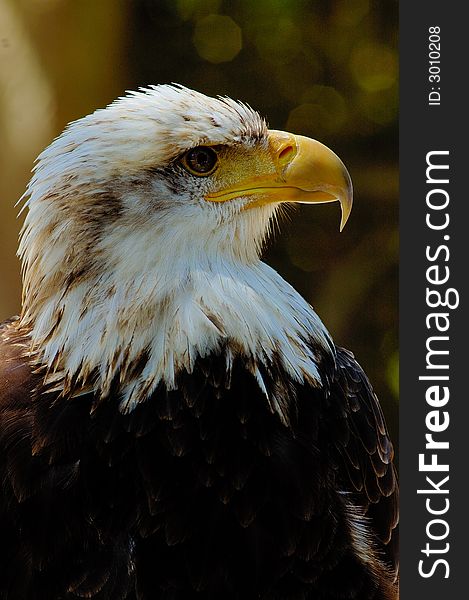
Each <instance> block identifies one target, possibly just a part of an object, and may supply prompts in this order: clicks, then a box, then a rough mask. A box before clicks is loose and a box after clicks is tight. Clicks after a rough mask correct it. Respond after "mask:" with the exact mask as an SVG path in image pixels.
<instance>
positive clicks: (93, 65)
mask: <svg viewBox="0 0 469 600" xmlns="http://www.w3.org/2000/svg"><path fill="white" fill-rule="evenodd" d="M397 10H398V2H397V0H380V1H379V2H378V1H372V0H233V1H227V0H0V139H1V144H0V320H1V319H3V318H7V317H9V316H11V315H12V314H15V313H18V311H19V309H20V275H19V272H20V267H19V263H18V261H17V259H16V257H15V251H16V245H17V237H18V231H19V228H20V225H21V221H20V220H18V219H16V213H17V209H16V208H15V207H14V204H15V202H16V201H17V199H18V198H19V197H20V196H21V194H22V193H23V191H24V188H25V185H26V182H27V180H28V178H29V175H30V170H31V167H32V164H33V160H34V158H35V157H36V156H37V154H38V153H39V151H40V150H41V149H42V148H43V147H44V146H45V145H47V144H48V143H49V142H50V141H51V140H52V139H53V138H54V136H56V135H57V134H58V133H60V131H61V130H62V129H63V127H64V126H65V124H66V123H67V122H68V121H70V120H73V119H76V118H78V117H81V116H83V115H85V114H87V113H89V112H91V111H93V110H94V109H95V108H98V107H102V106H105V105H106V104H107V103H109V102H110V101H111V100H113V99H114V98H116V97H117V96H119V95H121V94H122V93H123V92H124V90H129V89H135V88H137V87H138V86H143V85H148V84H154V83H169V82H178V83H183V84H185V85H187V86H189V87H193V88H195V89H197V90H200V91H202V92H204V93H207V94H212V95H217V94H221V95H225V94H226V95H229V96H232V97H234V98H238V99H242V100H244V101H246V102H248V103H249V104H251V105H252V106H253V107H254V108H256V109H258V110H259V111H260V112H261V113H262V114H263V115H265V116H266V117H267V119H268V121H269V124H270V126H271V127H272V128H275V129H287V130H290V131H292V132H294V133H301V134H304V135H308V136H311V137H315V138H318V139H319V140H321V141H322V142H324V143H326V144H327V145H329V146H330V147H331V148H332V149H334V150H335V151H336V152H337V153H338V154H339V155H340V156H341V158H342V159H343V160H344V162H345V163H346V165H347V166H348V168H349V171H350V173H351V175H352V179H353V182H354V187H355V206H354V209H353V211H352V215H351V218H350V220H349V222H348V224H347V227H346V228H345V230H344V232H343V233H342V234H339V231H338V227H339V206H338V204H337V205H324V206H315V207H308V206H306V207H301V208H300V209H299V210H297V211H295V212H294V213H292V216H291V219H290V220H289V221H288V222H285V223H283V227H282V235H281V236H277V239H276V240H275V241H274V243H272V244H271V245H270V248H269V249H268V251H267V255H266V259H267V261H268V262H269V263H270V264H271V265H273V266H274V267H275V268H277V269H278V270H279V271H280V272H281V273H282V275H283V276H284V277H285V278H286V279H287V280H288V281H290V282H291V283H292V284H293V285H294V286H295V287H296V288H297V289H298V290H299V291H300V292H301V293H302V294H303V295H304V296H305V297H306V298H307V299H308V300H309V301H310V302H311V303H312V304H313V305H314V306H315V308H316V310H317V312H318V313H319V315H320V316H321V318H322V319H323V320H324V321H325V323H326V324H327V326H328V328H329V330H330V331H331V333H332V335H333V337H334V339H335V341H336V343H338V344H340V345H344V346H346V347H348V348H350V349H352V350H353V351H354V353H355V355H356V357H357V358H358V360H359V361H360V362H361V363H362V365H363V366H364V368H365V370H366V371H367V373H368V375H369V376H370V378H371V380H372V382H373V383H374V386H375V389H376V391H377V393H378V395H379V396H380V398H381V402H382V404H383V407H384V410H385V412H386V415H387V418H388V422H389V425H390V428H391V432H392V435H393V437H394V439H396V435H397V387H398V354H397V345H398V340H397V256H398V234H397V218H398V212H397V197H398V171H397V109H398V105H397V91H398V88H397V85H398V55H397V18H398V17H397Z"/></svg>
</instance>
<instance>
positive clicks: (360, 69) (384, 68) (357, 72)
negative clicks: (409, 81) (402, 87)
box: [350, 43, 398, 92]
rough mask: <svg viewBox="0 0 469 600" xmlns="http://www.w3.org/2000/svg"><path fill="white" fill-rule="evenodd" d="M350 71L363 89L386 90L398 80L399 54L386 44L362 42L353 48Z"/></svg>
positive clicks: (370, 90) (369, 90) (372, 90)
mask: <svg viewBox="0 0 469 600" xmlns="http://www.w3.org/2000/svg"><path fill="white" fill-rule="evenodd" d="M350 71H351V73H352V76H353V78H354V80H355V82H356V83H357V84H358V86H359V87H360V88H362V89H363V90H365V91H367V92H379V91H381V90H386V89H388V88H390V87H391V86H393V85H394V83H395V82H396V80H397V75H398V66H397V54H396V52H394V51H393V50H391V48H389V47H388V46H385V45H384V44H376V43H364V44H360V45H358V46H356V47H355V48H354V49H353V51H352V54H351V56H350Z"/></svg>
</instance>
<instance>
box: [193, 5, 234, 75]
mask: <svg viewBox="0 0 469 600" xmlns="http://www.w3.org/2000/svg"><path fill="white" fill-rule="evenodd" d="M193 42H194V46H195V47H196V50H197V52H198V53H199V55H200V56H201V57H202V58H204V59H205V60H207V61H208V62H211V63H215V64H218V63H222V62H228V61H230V60H233V58H235V56H237V54H238V53H239V52H240V50H241V48H242V46H243V42H242V35H241V28H240V27H238V25H237V24H236V23H235V22H234V21H233V19H232V18H231V17H226V16H222V15H209V16H208V17H204V18H203V19H200V20H199V21H197V23H196V25H195V30H194V37H193Z"/></svg>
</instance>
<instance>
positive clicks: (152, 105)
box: [20, 85, 352, 408]
mask: <svg viewBox="0 0 469 600" xmlns="http://www.w3.org/2000/svg"><path fill="white" fill-rule="evenodd" d="M25 196H26V198H27V200H26V206H27V209H28V213H27V216H26V220H25V224H24V228H23V232H22V237H21V244H20V256H21V258H22V261H23V273H24V298H23V311H22V315H21V325H22V326H23V327H26V328H27V329H28V330H29V331H30V336H31V342H32V345H33V347H34V348H35V349H39V348H40V360H41V361H42V362H43V363H45V364H47V366H48V367H49V370H50V371H51V372H56V373H59V374H60V375H61V376H63V378H64V380H65V381H66V382H68V385H69V387H70V386H72V382H73V385H75V386H77V385H78V387H80V386H86V385H91V386H93V387H95V388H96V389H99V390H100V391H101V393H103V394H105V393H106V390H108V389H109V386H110V385H111V382H112V381H113V380H115V378H116V377H118V379H119V381H120V382H121V384H122V385H123V386H124V387H125V389H127V392H126V393H125V394H124V405H125V406H126V407H127V408H128V407H129V406H130V407H131V406H132V405H133V404H135V401H136V400H135V398H137V397H138V398H142V397H145V396H146V395H148V393H150V392H151V391H152V390H154V389H155V387H156V386H157V385H158V383H159V382H160V381H162V380H163V381H164V382H165V384H166V385H167V386H168V387H171V386H174V385H176V383H175V381H176V378H177V372H178V370H180V369H186V370H188V371H190V370H191V368H192V365H193V363H194V360H195V359H196V358H197V356H204V355H206V354H207V353H209V352H214V351H217V350H219V349H220V348H221V347H222V346H223V347H224V348H225V349H226V348H227V347H229V348H230V352H231V353H235V352H240V353H242V354H243V355H244V356H245V357H246V360H247V361H249V360H250V358H252V357H256V358H259V357H261V358H262V359H263V360H268V359H269V356H271V355H272V353H273V352H277V353H279V352H280V354H281V355H282V357H283V359H282V360H284V362H285V366H286V368H288V369H289V370H290V371H291V372H292V373H293V374H294V375H295V376H296V377H298V378H301V377H306V376H308V377H309V378H310V379H314V378H316V379H319V378H318V376H317V372H316V367H315V365H316V362H317V357H316V356H314V352H313V351H312V350H310V349H308V347H307V346H306V345H305V343H304V341H302V335H301V329H302V327H305V328H308V329H309V330H310V329H311V326H314V327H313V328H314V330H315V331H316V332H317V339H318V342H319V345H320V346H321V347H323V348H329V347H330V341H329V337H328V334H327V332H326V331H325V329H324V327H323V326H322V324H321V322H320V321H319V319H318V318H317V316H316V315H315V313H314V311H313V310H312V309H311V307H309V305H308V304H307V303H306V302H304V301H303V300H302V299H301V298H300V297H299V296H298V295H297V294H296V292H294V290H293V289H292V288H291V287H290V286H289V285H288V284H287V283H286V282H284V281H283V279H282V278H281V277H280V276H279V275H278V274H276V273H275V271H273V270H272V269H270V268H269V267H267V265H265V264H264V263H262V262H261V260H260V258H259V256H260V251H261V248H262V244H263V241H264V240H265V238H266V235H267V234H268V232H269V228H270V224H271V223H272V219H273V218H274V216H275V215H276V213H277V211H278V209H279V207H280V206H281V204H282V203H291V202H303V203H316V202H331V201H335V200H338V201H339V202H340V204H341V208H342V223H341V227H343V226H344V224H345V222H346V220H347V218H348V216H349V213H350V210H351V205H352V186H351V182H350V177H349V175H348V173H347V170H346V169H345V167H344V165H343V164H342V162H341V161H340V159H339V158H338V157H337V156H336V155H335V154H334V153H333V152H332V151H331V150H329V149H328V148H326V147H325V146H323V145H322V144H321V143H319V142H317V141H314V140H311V139H308V138H306V137H302V136H299V135H292V134H290V133H285V132H282V131H275V130H269V129H268V128H267V125H266V122H265V121H264V120H263V119H262V118H261V117H260V116H259V114H258V113H256V112H255V111H254V110H252V109H251V108H250V107H249V106H247V105H246V104H243V103H240V102H236V101H233V100H231V99H229V98H209V97H207V96H205V95H203V94H201V93H198V92H195V91H192V90H190V89H187V88H185V87H182V86H176V85H160V86H155V87H150V88H148V89H142V90H140V91H138V92H133V93H129V94H128V95H126V96H125V97H123V98H120V99H118V100H117V101H115V102H113V103H112V104H110V105H109V106H108V107H107V108H105V109H102V110H97V111H95V112H94V113H93V114H91V115H88V116H87V117H84V118H83V119H80V120H78V121H75V122H73V123H71V124H69V125H68V126H67V128H66V129H65V131H64V132H63V133H62V134H61V135H60V136H59V137H58V138H57V139H56V140H54V141H53V142H52V144H51V145H50V146H49V147H48V148H46V149H45V150H44V151H43V152H42V154H41V155H40V156H39V157H38V160H37V164H36V166H35V169H34V173H33V177H32V179H31V181H30V183H29V186H28V188H27V191H26V194H25ZM292 327H293V329H294V330H295V331H297V332H298V334H299V335H298V340H297V341H296V342H295V343H293V344H292V343H291V341H289V340H288V338H289V337H291V331H292ZM282 349H283V350H282ZM227 361H228V363H229V357H228V358H227ZM65 387H66V388H67V386H65Z"/></svg>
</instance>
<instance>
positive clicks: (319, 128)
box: [286, 85, 348, 137]
mask: <svg viewBox="0 0 469 600" xmlns="http://www.w3.org/2000/svg"><path fill="white" fill-rule="evenodd" d="M301 99H302V101H303V102H302V104H300V105H299V106H297V107H296V108H294V109H293V110H292V111H290V114H289V116H288V120H287V124H286V129H287V130H288V131H293V132H294V133H302V134H305V135H312V136H314V137H322V136H325V135H330V134H334V133H338V132H340V131H341V129H342V128H343V126H344V124H345V122H346V120H347V116H348V112H347V106H346V103H345V100H344V98H343V97H342V96H341V95H340V94H339V92H337V91H336V90H335V89H334V88H332V87H329V86H321V85H315V86H311V87H310V88H308V89H307V90H306V91H305V92H304V93H303V94H302V97H301Z"/></svg>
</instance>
